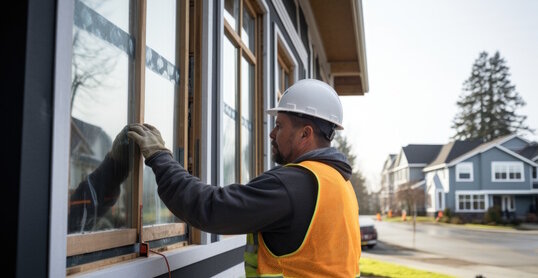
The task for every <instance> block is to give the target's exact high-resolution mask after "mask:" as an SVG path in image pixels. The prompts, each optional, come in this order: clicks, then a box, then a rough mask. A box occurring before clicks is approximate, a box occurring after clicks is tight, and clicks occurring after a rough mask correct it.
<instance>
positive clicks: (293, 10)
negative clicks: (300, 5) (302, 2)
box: [282, 0, 298, 30]
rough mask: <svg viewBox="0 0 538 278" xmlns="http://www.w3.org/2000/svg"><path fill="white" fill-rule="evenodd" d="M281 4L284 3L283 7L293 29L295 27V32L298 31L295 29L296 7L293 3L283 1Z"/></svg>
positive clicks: (292, 1)
mask: <svg viewBox="0 0 538 278" xmlns="http://www.w3.org/2000/svg"><path fill="white" fill-rule="evenodd" d="M282 3H284V6H285V7H286V11H287V12H288V15H289V16H290V18H291V22H292V23H293V27H295V30H298V29H297V5H295V1H294V0H283V1H282Z"/></svg>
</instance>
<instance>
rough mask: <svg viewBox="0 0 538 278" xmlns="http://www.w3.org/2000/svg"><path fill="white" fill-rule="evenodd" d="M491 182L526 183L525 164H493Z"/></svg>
mask: <svg viewBox="0 0 538 278" xmlns="http://www.w3.org/2000/svg"><path fill="white" fill-rule="evenodd" d="M491 181H494V182H503V181H525V177H524V175H523V162H492V163H491Z"/></svg>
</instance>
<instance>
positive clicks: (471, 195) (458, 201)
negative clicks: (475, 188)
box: [455, 193, 488, 212]
mask: <svg viewBox="0 0 538 278" xmlns="http://www.w3.org/2000/svg"><path fill="white" fill-rule="evenodd" d="M480 196H481V198H479V199H478V200H475V198H478V197H480ZM461 197H464V199H463V200H461ZM466 197H469V198H468V199H467V198H466ZM486 197H487V195H486V194H479V193H456V200H455V202H456V212H485V211H486V209H487V207H488V200H487V199H488V198H486ZM480 199H481V200H480ZM462 201H463V202H462ZM477 201H478V208H474V204H475V202H477ZM467 203H469V209H466V208H465V205H466V204H467ZM482 203H483V204H484V208H483V209H481V208H480V204H482ZM462 204H463V208H460V205H462Z"/></svg>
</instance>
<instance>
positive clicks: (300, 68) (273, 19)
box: [268, 1, 305, 92]
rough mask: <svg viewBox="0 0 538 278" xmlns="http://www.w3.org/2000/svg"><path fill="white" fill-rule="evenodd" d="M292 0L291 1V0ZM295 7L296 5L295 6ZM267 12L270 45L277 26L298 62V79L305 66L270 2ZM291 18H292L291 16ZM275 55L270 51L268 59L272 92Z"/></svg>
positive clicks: (303, 72) (272, 50) (302, 74)
mask: <svg viewBox="0 0 538 278" xmlns="http://www.w3.org/2000/svg"><path fill="white" fill-rule="evenodd" d="M292 2H293V1H292ZM284 3H286V1H284ZM268 4H269V3H268ZM293 5H294V7H295V4H293ZM295 8H296V7H295ZM269 13H270V14H271V30H270V32H271V35H270V37H271V42H270V43H271V47H273V43H274V41H275V39H276V38H275V37H274V32H275V30H274V26H275V25H276V26H278V29H280V32H281V33H282V36H283V39H284V40H285V41H286V43H287V44H288V46H289V47H290V48H291V51H292V53H291V55H293V57H295V60H296V61H297V63H298V66H297V69H296V70H298V71H299V72H298V73H299V79H303V78H305V68H304V66H303V64H302V62H301V58H300V57H299V54H298V53H297V50H296V49H295V46H294V45H293V43H292V42H291V39H290V36H289V35H288V32H287V30H286V28H285V27H284V24H282V21H281V20H280V17H279V16H278V13H277V12H276V10H275V7H274V6H273V4H272V3H270V4H269ZM294 18H297V17H294ZM292 20H293V18H292ZM271 52H274V49H271ZM275 59H276V57H274V56H273V53H271V60H270V63H271V87H272V92H274V91H275V88H274V85H273V84H274V80H275V76H274V73H275V68H274V61H275Z"/></svg>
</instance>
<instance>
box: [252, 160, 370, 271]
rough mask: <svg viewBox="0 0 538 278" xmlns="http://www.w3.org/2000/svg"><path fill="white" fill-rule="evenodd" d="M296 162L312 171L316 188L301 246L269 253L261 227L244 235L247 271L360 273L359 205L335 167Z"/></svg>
mask: <svg viewBox="0 0 538 278" xmlns="http://www.w3.org/2000/svg"><path fill="white" fill-rule="evenodd" d="M286 167H301V168H304V169H306V170H308V171H310V172H312V174H313V175H314V176H315V177H316V180H317V182H318V194H317V200H316V205H315V209H314V214H313V215H312V219H311V222H310V226H309V227H308V230H307V232H306V234H305V237H304V239H303V242H302V244H301V246H300V247H299V248H298V249H297V250H295V251H294V252H292V253H290V254H286V255H282V256H276V255H274V254H273V253H272V252H271V250H269V249H268V248H267V246H266V244H265V242H264V241H263V237H262V235H261V233H257V234H249V235H247V246H246V250H245V254H244V258H245V274H246V277H360V270H359V258H360V255H361V242H360V229H359V221H358V215H359V208H358V205H357V199H356V196H355V192H354V191H353V188H352V185H351V183H350V182H349V181H345V180H344V178H343V177H342V175H341V174H340V173H339V172H338V171H336V170H335V169H334V168H332V167H330V166H328V165H326V164H323V163H321V162H314V161H303V162H301V163H300V164H288V165H286Z"/></svg>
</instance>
